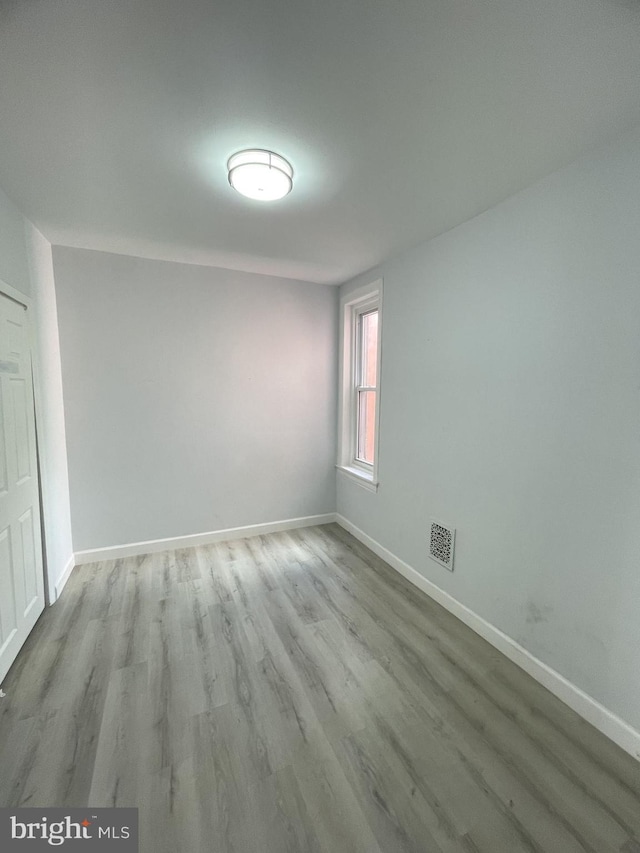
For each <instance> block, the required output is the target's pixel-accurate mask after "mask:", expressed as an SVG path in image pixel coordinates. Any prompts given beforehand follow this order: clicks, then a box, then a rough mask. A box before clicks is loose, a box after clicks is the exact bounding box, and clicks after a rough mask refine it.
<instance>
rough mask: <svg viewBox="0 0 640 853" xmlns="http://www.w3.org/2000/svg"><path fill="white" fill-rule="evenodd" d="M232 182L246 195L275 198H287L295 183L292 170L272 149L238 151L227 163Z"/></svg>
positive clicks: (261, 198) (261, 199)
mask: <svg viewBox="0 0 640 853" xmlns="http://www.w3.org/2000/svg"><path fill="white" fill-rule="evenodd" d="M227 169H228V170H229V183H230V184H231V186H232V187H233V188H234V190H237V191H238V192H239V193H242V195H246V196H247V198H254V199H257V200H258V201H275V200H276V199H279V198H284V197H285V196H286V195H287V194H288V193H290V192H291V187H292V186H293V169H292V168H291V164H290V163H287V161H286V160H285V159H284V157H280V155H279V154H274V153H273V151H264V150H263V149H261V148H250V149H248V150H247V151H238V153H237V154H234V155H233V157H230V158H229V162H228V163H227Z"/></svg>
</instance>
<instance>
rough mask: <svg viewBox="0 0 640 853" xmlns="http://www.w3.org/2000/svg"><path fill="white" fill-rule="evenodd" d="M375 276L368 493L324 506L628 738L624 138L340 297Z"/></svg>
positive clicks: (342, 486) (632, 568)
mask: <svg viewBox="0 0 640 853" xmlns="http://www.w3.org/2000/svg"><path fill="white" fill-rule="evenodd" d="M380 275H382V276H383V278H384V315H383V336H382V348H383V358H382V376H381V382H382V386H381V419H380V420H381V423H380V455H379V474H380V482H381V485H380V489H379V492H378V493H377V494H373V493H369V492H366V491H365V490H363V489H362V488H360V487H359V486H358V485H357V484H355V483H353V482H351V481H349V480H347V479H346V478H343V476H342V475H338V512H339V513H341V514H342V515H344V516H345V517H346V518H347V519H348V520H349V521H351V522H352V523H353V524H355V525H356V526H357V527H359V528H360V529H362V530H363V531H364V532H365V533H367V534H368V535H369V536H371V537H372V538H373V539H375V540H377V541H378V542H379V543H381V544H382V545H383V546H385V547H386V548H388V549H389V550H390V551H391V552H393V553H394V554H395V555H397V556H398V557H400V558H401V559H403V560H404V561H406V562H407V563H409V564H410V565H411V566H413V567H414V568H415V569H417V570H418V571H419V572H421V573H422V574H423V575H425V576H426V577H427V578H429V579H430V580H431V581H433V582H434V583H436V584H437V585H438V586H440V587H441V588H442V589H444V590H446V591H447V592H448V593H450V594H451V595H452V596H454V597H455V598H456V599H458V601H460V602H462V603H463V604H465V605H466V606H467V607H469V608H471V609H472V610H473V611H475V612H476V613H477V614H479V615H480V616H482V617H483V618H484V619H486V620H488V621H489V622H491V623H492V624H493V625H495V626H497V627H498V628H500V629H501V630H502V631H504V632H505V633H507V634H508V635H510V636H511V637H512V638H514V639H516V640H517V641H518V642H519V643H520V644H521V645H523V646H524V647H525V648H526V649H528V650H529V651H530V652H531V653H533V654H534V655H535V656H537V657H538V658H540V659H541V660H542V661H544V662H545V663H547V664H548V665H550V666H551V667H553V668H554V669H556V670H557V671H559V672H560V673H561V674H563V675H564V676H565V677H566V678H568V679H569V680H570V681H572V682H573V683H574V684H576V685H577V686H578V687H580V688H582V689H583V690H584V691H586V692H587V693H588V694H590V695H591V696H592V697H594V698H595V699H597V700H598V701H600V702H601V703H602V704H604V705H605V706H606V707H608V708H609V709H610V710H612V711H613V712H614V713H616V714H618V715H619V716H620V717H622V718H623V719H624V720H626V721H627V722H628V723H629V724H631V725H632V726H635V727H636V728H637V729H640V668H639V666H638V650H639V649H640V570H639V555H640V132H638V131H637V132H635V133H632V134H630V135H628V136H626V137H625V138H624V139H623V140H621V141H620V142H619V143H618V144H617V145H615V146H611V147H609V148H608V149H607V150H605V151H601V152H600V153H598V154H597V155H594V156H591V157H589V158H585V159H582V160H580V161H578V162H576V163H574V164H573V165H572V166H570V167H568V168H566V169H564V170H562V171H560V172H557V173H555V174H554V175H552V176H550V177H549V178H547V179H545V180H543V181H541V182H539V183H537V184H536V185H535V186H533V187H532V188H530V189H528V190H526V191H524V192H522V193H520V194H518V195H517V196H515V197H513V198H511V199H510V200H508V201H506V202H505V203H503V204H501V205H499V206H498V207H496V208H493V209H491V210H489V211H487V212H486V213H484V214H483V215H481V216H479V217H477V218H475V219H474V220H472V221H470V222H468V223H466V224H464V225H462V226H460V227H459V228H456V229H455V230H453V231H451V232H449V233H447V234H445V235H443V236H441V237H439V238H437V239H435V240H433V241H431V242H429V243H427V244H425V245H422V246H421V247H419V248H417V249H415V250H412V251H411V252H409V253H406V254H404V255H403V256H401V257H398V258H397V259H395V260H393V261H391V262H389V263H387V264H385V265H384V266H382V267H380V268H378V269H376V270H373V271H372V272H371V273H370V274H369V275H367V276H363V277H360V278H358V279H357V280H355V281H354V282H350V283H349V284H348V285H347V286H345V287H344V288H343V292H348V291H349V290H351V289H353V288H355V287H356V286H358V285H359V284H362V283H364V282H365V281H369V280H373V279H375V278H377V277H379V276H380ZM432 516H434V517H435V518H437V519H439V518H441V519H443V520H444V521H445V522H448V523H450V524H451V525H453V526H455V527H456V528H457V531H458V532H457V539H456V565H455V572H454V573H453V574H450V573H448V572H447V571H446V570H445V569H443V568H442V567H440V566H439V565H438V564H437V563H434V562H433V561H431V560H429V559H428V558H427V550H428V547H427V530H428V522H429V519H430V518H431V517H432Z"/></svg>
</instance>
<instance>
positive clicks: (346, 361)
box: [338, 281, 382, 490]
mask: <svg viewBox="0 0 640 853" xmlns="http://www.w3.org/2000/svg"><path fill="white" fill-rule="evenodd" d="M381 307H382V282H381V281H378V282H375V284H372V285H370V286H369V287H366V288H361V289H360V290H358V291H356V292H355V293H350V294H348V295H347V296H346V297H345V298H344V300H343V302H342V370H341V375H342V397H341V412H340V435H339V437H340V442H339V443H340V449H339V458H338V468H339V470H341V471H342V472H343V473H344V474H347V475H348V476H350V477H353V478H354V479H356V480H357V481H358V482H360V483H361V485H363V486H365V487H367V488H370V489H374V490H375V489H377V486H378V480H377V467H378V466H377V462H378V459H377V456H378V453H377V446H378V409H379V401H380V389H379V383H380V331H381Z"/></svg>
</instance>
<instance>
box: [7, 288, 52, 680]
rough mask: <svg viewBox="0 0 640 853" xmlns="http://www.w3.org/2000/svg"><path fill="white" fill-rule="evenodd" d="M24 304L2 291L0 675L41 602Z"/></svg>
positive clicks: (41, 580) (34, 456)
mask: <svg viewBox="0 0 640 853" xmlns="http://www.w3.org/2000/svg"><path fill="white" fill-rule="evenodd" d="M37 470H38V468H37V463H36V434H35V418H34V410H33V385H32V380H31V350H30V345H29V329H28V316H27V311H26V309H25V308H24V307H23V306H22V305H19V304H18V303H17V302H14V301H13V300H11V299H9V298H8V297H6V296H4V295H3V294H1V293H0V681H2V679H3V678H4V676H5V675H6V673H7V671H8V669H9V667H10V666H11V664H12V663H13V661H14V660H15V657H16V655H17V654H18V652H19V651H20V648H21V646H22V644H23V643H24V641H25V640H26V638H27V636H28V635H29V632H30V631H31V629H32V628H33V626H34V625H35V623H36V621H37V619H38V616H39V615H40V613H41V612H42V610H43V608H44V578H43V570H42V542H41V534H40V503H39V500H40V496H39V485H38V478H37Z"/></svg>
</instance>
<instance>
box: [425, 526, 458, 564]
mask: <svg viewBox="0 0 640 853" xmlns="http://www.w3.org/2000/svg"><path fill="white" fill-rule="evenodd" d="M455 540H456V529H455V527H448V526H447V525H446V524H443V523H442V522H441V521H433V520H432V521H431V534H430V540H429V556H430V557H431V559H432V560H435V561H436V563H440V565H441V566H444V567H445V569H449V571H450V572H452V571H453V546H454V543H455Z"/></svg>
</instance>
